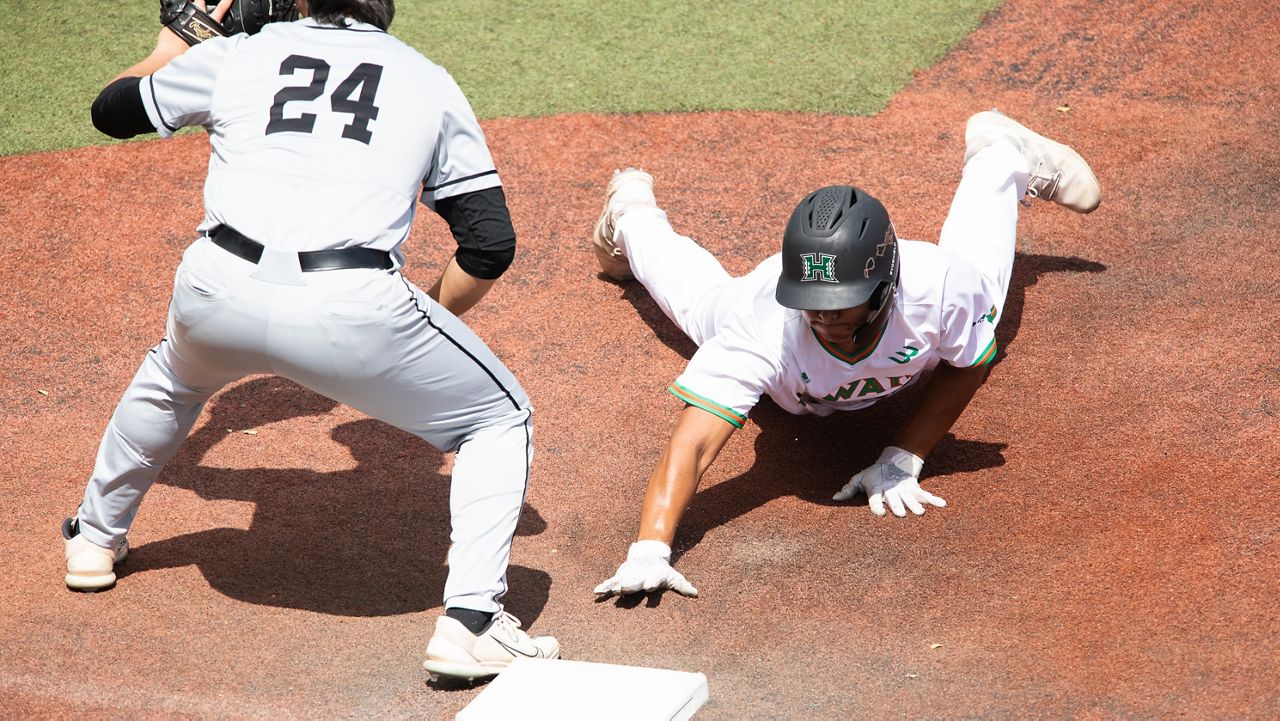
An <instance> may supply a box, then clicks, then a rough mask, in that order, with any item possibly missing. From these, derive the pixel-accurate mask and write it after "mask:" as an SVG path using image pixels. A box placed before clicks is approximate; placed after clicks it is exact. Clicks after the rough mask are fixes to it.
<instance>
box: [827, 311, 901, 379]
mask: <svg viewBox="0 0 1280 721" xmlns="http://www.w3.org/2000/svg"><path fill="white" fill-rule="evenodd" d="M885 310H886V311H887V312H889V311H892V310H893V306H889V307H888V308H886V309H885ZM888 327H889V319H888V318H886V319H885V321H884V323H883V324H881V326H880V332H879V333H876V337H875V338H872V339H871V342H870V343H868V344H867V347H865V348H863V349H861V350H855V351H854V352H853V354H852V355H850V354H849V353H845V352H844V351H842V350H840V349H839V348H837V347H835V346H834V345H832V344H830V343H828V342H826V341H825V340H823V339H822V338H821V336H819V335H818V332H817V331H815V330H814V329H813V326H809V332H810V333H812V334H813V339H814V340H816V341H818V345H820V346H822V350H824V351H826V352H827V353H828V354H829V355H830V356H831V357H833V358H835V359H836V360H842V361H844V362H845V363H848V364H849V365H853V364H855V363H860V362H862V361H864V360H866V359H867V357H868V356H870V355H871V353H872V352H873V351H875V349H876V346H878V345H880V339H881V338H883V337H884V331H885V329H886V328H888Z"/></svg>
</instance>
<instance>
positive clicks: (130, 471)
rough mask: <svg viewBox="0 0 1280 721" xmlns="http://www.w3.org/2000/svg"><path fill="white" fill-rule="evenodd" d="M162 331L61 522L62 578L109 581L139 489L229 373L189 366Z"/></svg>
mask: <svg viewBox="0 0 1280 721" xmlns="http://www.w3.org/2000/svg"><path fill="white" fill-rule="evenodd" d="M184 366H185V364H183V363H182V362H181V361H180V360H179V359H178V358H177V357H176V355H175V352H174V347H173V343H172V342H171V340H169V339H166V340H163V341H161V342H160V344H159V345H157V346H156V347H155V348H152V349H151V350H150V351H149V352H148V353H147V356H146V358H144V359H143V361H142V366H141V367H139V368H138V372H137V374H135V375H134V377H133V381H132V382H131V383H130V384H129V387H128V389H126V390H125V392H124V397H123V398H122V399H121V400H120V404H119V405H118V406H117V407H116V411H115V414H114V415H112V417H111V421H110V422H109V423H108V424H107V430H106V432H105V433H104V434H103V436H102V443H101V444H100V445H99V447H98V456H97V460H96V462H95V463H94V468H93V475H92V476H91V477H90V479H89V483H88V485H87V486H86V487H85V491H84V500H83V501H82V502H81V504H80V508H79V510H78V511H77V512H76V516H75V519H74V520H73V521H72V522H71V523H69V524H65V525H64V528H63V535H64V537H65V539H66V561H67V576H66V579H65V580H66V583H67V586H68V587H70V588H74V589H77V590H97V589H101V588H106V587H108V586H110V585H111V584H113V583H115V580H116V577H115V572H114V570H113V568H112V566H113V565H114V564H115V563H119V562H120V561H122V560H124V557H125V555H126V554H127V553H128V542H127V541H126V538H125V534H126V533H128V531H129V527H130V526H131V525H132V524H133V519H134V517H135V516H136V515H137V513H138V507H139V505H141V503H142V497H143V496H144V495H146V493H147V491H148V490H149V489H150V488H151V485H152V484H153V483H154V482H155V480H156V476H158V475H159V474H160V471H161V469H163V468H164V466H165V464H166V463H168V462H169V460H170V459H172V458H173V455H174V454H175V453H177V451H178V448H179V447H180V446H181V445H182V442H183V440H185V439H186V437H187V434H188V433H190V432H191V427H192V426H193V425H194V424H195V422H196V419H197V418H198V417H199V416H200V410H201V409H202V408H204V404H205V401H207V400H208V399H209V397H210V396H212V395H213V394H214V393H215V392H217V390H218V389H219V388H221V387H222V386H223V385H225V384H226V383H227V382H228V381H229V380H231V379H228V378H223V377H217V376H208V375H203V374H200V373H195V372H190V371H191V369H190V368H188V367H184Z"/></svg>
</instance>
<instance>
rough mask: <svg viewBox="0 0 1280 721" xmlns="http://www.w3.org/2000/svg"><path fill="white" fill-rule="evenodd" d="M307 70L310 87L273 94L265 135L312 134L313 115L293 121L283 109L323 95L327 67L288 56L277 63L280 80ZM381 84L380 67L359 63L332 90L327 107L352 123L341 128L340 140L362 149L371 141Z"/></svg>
mask: <svg viewBox="0 0 1280 721" xmlns="http://www.w3.org/2000/svg"><path fill="white" fill-rule="evenodd" d="M307 70H310V71H311V82H310V83H308V84H307V85H290V86H286V87H284V88H281V89H280V92H278V93H276V95H275V99H274V100H275V102H274V103H272V105H271V119H270V120H268V121H267V130H266V134H267V135H271V134H272V133H311V132H313V131H314V130H315V125H316V114H315V113H300V114H298V115H297V116H294V117H286V116H285V107H284V106H285V105H286V104H288V103H291V102H309V101H313V100H316V99H317V98H319V97H320V96H321V95H324V89H325V84H326V83H327V82H328V80H329V63H326V62H325V61H323V60H321V59H319V58H309V57H307V56H305V55H290V56H289V57H287V58H285V59H284V61H283V62H281V63H280V75H282V76H286V75H296V74H298V73H299V72H305V71H307ZM380 80H382V66H381V65H375V64H373V63H360V64H359V65H357V66H356V69H355V70H352V71H351V74H350V75H348V76H347V78H346V79H345V80H343V81H342V82H341V83H339V84H338V87H336V88H334V91H333V94H332V95H330V96H329V107H330V108H331V109H332V110H333V112H335V113H346V114H349V115H351V116H352V118H351V122H350V123H347V125H346V126H345V127H343V128H342V137H344V138H350V139H352V140H358V141H360V142H362V143H364V144H365V145H368V144H369V141H370V140H372V139H373V133H372V132H371V131H370V130H369V122H370V121H372V120H376V119H377V117H378V106H376V105H374V104H373V101H374V97H375V96H376V95H377V93H378V82H379V81H380ZM357 90H358V91H359V93H358V94H357Z"/></svg>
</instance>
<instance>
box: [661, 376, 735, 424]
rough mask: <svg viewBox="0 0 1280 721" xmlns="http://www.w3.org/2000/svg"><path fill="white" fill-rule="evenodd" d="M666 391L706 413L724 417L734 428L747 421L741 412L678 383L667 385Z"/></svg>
mask: <svg viewBox="0 0 1280 721" xmlns="http://www.w3.org/2000/svg"><path fill="white" fill-rule="evenodd" d="M667 392H668V393H670V394H671V395H673V396H675V397H676V398H679V399H680V400H682V401H684V402H685V403H688V404H689V405H691V406H697V407H698V408H701V409H702V410H704V411H706V412H708V413H711V414H713V415H717V416H719V417H721V418H723V419H725V420H726V421H728V422H729V425H731V426H733V427H734V428H739V429H741V428H742V426H743V425H744V424H745V423H746V422H747V417H746V416H744V415H742V414H741V413H738V412H737V411H735V410H733V409H732V408H730V407H728V406H723V405H720V404H719V403H716V402H715V401H713V400H711V399H709V398H704V397H702V396H700V395H698V394H697V393H694V392H693V391H691V390H689V389H688V388H685V387H684V386H682V385H680V384H679V383H672V384H671V385H669V386H667Z"/></svg>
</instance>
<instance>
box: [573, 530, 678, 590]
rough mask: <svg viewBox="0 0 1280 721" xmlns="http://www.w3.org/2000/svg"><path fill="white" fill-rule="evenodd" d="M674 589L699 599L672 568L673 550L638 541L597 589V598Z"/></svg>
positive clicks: (661, 545)
mask: <svg viewBox="0 0 1280 721" xmlns="http://www.w3.org/2000/svg"><path fill="white" fill-rule="evenodd" d="M667 588H669V589H671V590H673V591H675V592H676V593H683V594H684V595H686V596H697V595H698V589H696V588H694V587H693V584H692V583H689V581H688V580H687V579H685V577H684V576H683V575H682V574H681V573H680V572H679V571H677V570H676V569H674V568H672V567H671V547H670V546H668V545H667V544H665V543H663V542H662V541H636V542H635V543H633V544H631V548H629V549H627V560H626V561H624V562H623V564H622V565H621V566H618V572H617V573H615V574H613V576H612V577H611V578H609V579H608V580H606V581H605V582H604V583H602V584H600V585H599V586H596V594H597V595H600V596H607V595H610V594H614V593H616V594H618V595H619V596H625V595H627V594H628V593H640V592H649V591H661V590H663V589H667Z"/></svg>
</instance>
